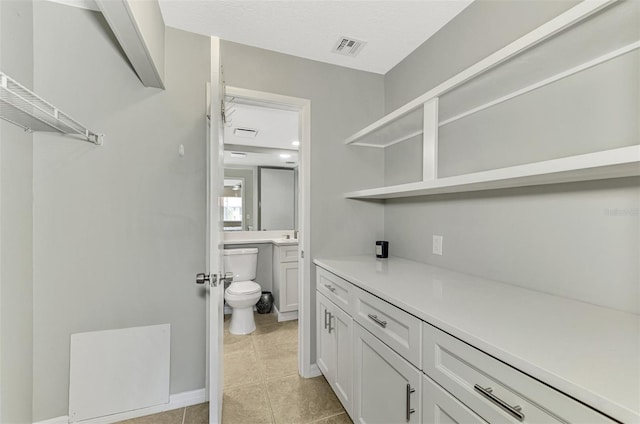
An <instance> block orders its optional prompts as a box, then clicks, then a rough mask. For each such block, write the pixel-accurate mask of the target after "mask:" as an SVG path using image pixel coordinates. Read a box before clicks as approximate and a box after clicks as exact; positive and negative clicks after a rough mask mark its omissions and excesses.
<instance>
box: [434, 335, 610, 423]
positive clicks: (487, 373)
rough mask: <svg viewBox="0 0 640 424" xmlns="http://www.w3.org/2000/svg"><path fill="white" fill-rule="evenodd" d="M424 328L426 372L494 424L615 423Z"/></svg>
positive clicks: (498, 362) (503, 365)
mask: <svg viewBox="0 0 640 424" xmlns="http://www.w3.org/2000/svg"><path fill="white" fill-rule="evenodd" d="M422 330H423V341H424V348H423V354H424V358H423V364H424V372H425V374H427V375H429V376H430V377H431V378H433V380H435V381H436V382H437V383H438V384H439V385H441V386H442V387H443V388H444V389H446V390H447V391H448V392H449V393H451V394H452V395H453V396H455V397H456V398H458V399H459V400H460V401H461V402H464V404H465V405H467V406H468V407H469V408H471V409H473V411H474V412H475V413H476V414H478V415H479V416H481V417H482V418H484V419H485V420H487V421H489V422H491V423H505V424H507V423H518V422H526V423H531V424H534V423H538V424H551V423H566V422H575V423H613V421H611V420H610V419H609V418H607V417H605V416H604V415H602V414H600V413H598V412H596V411H595V410H593V409H591V408H589V407H588V406H585V405H583V404H582V403H580V402H577V401H575V400H573V399H571V398H570V397H568V396H566V395H564V394H563V393H561V392H559V391H557V390H555V389H553V388H551V387H549V386H547V385H545V384H543V383H541V382H539V381H538V380H535V379H533V378H531V377H529V376H528V375H526V374H524V373H522V372H520V371H518V370H517V369H515V368H512V367H510V366H509V365H506V364H504V363H503V362H500V361H498V360H497V359H495V358H493V357H491V356H489V355H487V354H485V353H484V352H482V351H480V350H478V349H476V348H474V347H473V346H470V345H468V344H466V343H464V342H462V341H460V340H458V339H456V338H455V337H452V336H451V335H449V334H447V333H445V332H444V331H441V330H439V329H437V328H436V327H434V326H432V325H430V324H427V323H423V324H422Z"/></svg>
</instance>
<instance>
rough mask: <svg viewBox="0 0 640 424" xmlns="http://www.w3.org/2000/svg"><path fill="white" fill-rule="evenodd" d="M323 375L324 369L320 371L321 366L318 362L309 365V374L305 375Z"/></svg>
mask: <svg viewBox="0 0 640 424" xmlns="http://www.w3.org/2000/svg"><path fill="white" fill-rule="evenodd" d="M321 375H322V371H320V368H319V367H318V364H311V365H310V366H309V369H308V370H307V375H305V376H304V377H305V378H313V377H319V376H321Z"/></svg>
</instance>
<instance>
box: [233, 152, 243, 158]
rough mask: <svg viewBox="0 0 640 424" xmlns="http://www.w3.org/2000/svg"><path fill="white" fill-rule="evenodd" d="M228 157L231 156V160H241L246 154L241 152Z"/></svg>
mask: <svg viewBox="0 0 640 424" xmlns="http://www.w3.org/2000/svg"><path fill="white" fill-rule="evenodd" d="M229 156H231V157H232V158H243V157H246V156H247V154H246V153H243V152H231V153H229Z"/></svg>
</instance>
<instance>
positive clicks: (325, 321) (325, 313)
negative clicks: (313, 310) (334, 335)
mask: <svg viewBox="0 0 640 424" xmlns="http://www.w3.org/2000/svg"><path fill="white" fill-rule="evenodd" d="M327 315H331V313H330V312H329V311H327V310H326V309H325V310H324V329H325V330H326V329H327V326H328V325H329V323H328V321H327Z"/></svg>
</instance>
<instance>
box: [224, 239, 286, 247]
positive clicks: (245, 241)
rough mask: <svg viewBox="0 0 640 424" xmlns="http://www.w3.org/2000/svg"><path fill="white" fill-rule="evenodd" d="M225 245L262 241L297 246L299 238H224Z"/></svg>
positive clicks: (258, 242)
mask: <svg viewBox="0 0 640 424" xmlns="http://www.w3.org/2000/svg"><path fill="white" fill-rule="evenodd" d="M223 243H224V245H225V246H226V245H237V244H260V243H271V244H275V245H276V246H295V245H297V244H298V240H297V239H286V238H276V239H265V238H256V239H243V240H224V241H223Z"/></svg>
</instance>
